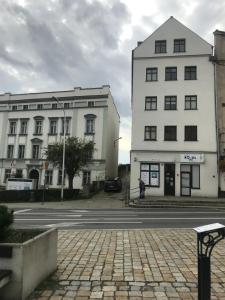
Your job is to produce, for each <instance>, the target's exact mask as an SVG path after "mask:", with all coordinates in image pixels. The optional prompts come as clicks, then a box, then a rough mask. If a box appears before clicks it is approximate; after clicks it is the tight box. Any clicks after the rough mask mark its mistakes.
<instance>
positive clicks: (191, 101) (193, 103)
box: [185, 95, 197, 110]
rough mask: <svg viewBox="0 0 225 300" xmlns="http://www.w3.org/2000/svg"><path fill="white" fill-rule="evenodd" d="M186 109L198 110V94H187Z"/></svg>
mask: <svg viewBox="0 0 225 300" xmlns="http://www.w3.org/2000/svg"><path fill="white" fill-rule="evenodd" d="M185 109H186V110H196V109H197V96H195V95H193V96H185Z"/></svg>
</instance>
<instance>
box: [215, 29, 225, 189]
mask: <svg viewBox="0 0 225 300" xmlns="http://www.w3.org/2000/svg"><path fill="white" fill-rule="evenodd" d="M214 42H215V52H214V56H215V69H216V94H217V122H218V139H219V149H218V150H219V158H220V159H222V158H223V157H225V64H224V61H225V32H224V31H219V30H216V31H215V32H214ZM219 186H220V189H221V191H225V173H224V172H220V184H219Z"/></svg>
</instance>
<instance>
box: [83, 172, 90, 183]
mask: <svg viewBox="0 0 225 300" xmlns="http://www.w3.org/2000/svg"><path fill="white" fill-rule="evenodd" d="M90 183H91V172H90V171H83V185H87V184H90Z"/></svg>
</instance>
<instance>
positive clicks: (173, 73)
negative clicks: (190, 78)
mask: <svg viewBox="0 0 225 300" xmlns="http://www.w3.org/2000/svg"><path fill="white" fill-rule="evenodd" d="M165 80H167V81H169V80H177V67H166V70H165Z"/></svg>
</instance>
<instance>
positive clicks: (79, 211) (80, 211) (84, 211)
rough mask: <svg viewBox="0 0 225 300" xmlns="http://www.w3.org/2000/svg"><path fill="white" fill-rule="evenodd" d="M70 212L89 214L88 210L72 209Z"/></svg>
mask: <svg viewBox="0 0 225 300" xmlns="http://www.w3.org/2000/svg"><path fill="white" fill-rule="evenodd" d="M69 211H71V212H75V213H86V212H89V211H88V210H77V209H75V210H74V209H72V210H69Z"/></svg>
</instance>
